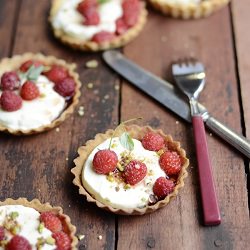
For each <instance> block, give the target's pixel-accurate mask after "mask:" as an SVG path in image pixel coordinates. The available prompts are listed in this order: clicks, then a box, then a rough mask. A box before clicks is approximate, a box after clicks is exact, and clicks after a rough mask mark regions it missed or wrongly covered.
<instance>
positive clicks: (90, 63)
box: [85, 60, 98, 69]
mask: <svg viewBox="0 0 250 250" xmlns="http://www.w3.org/2000/svg"><path fill="white" fill-rule="evenodd" d="M85 66H86V68H89V69H94V68H97V67H98V61H97V60H90V61H87V62H86V64H85Z"/></svg>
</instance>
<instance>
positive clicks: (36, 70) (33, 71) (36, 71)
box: [19, 65, 44, 81]
mask: <svg viewBox="0 0 250 250" xmlns="http://www.w3.org/2000/svg"><path fill="white" fill-rule="evenodd" d="M43 70H44V66H42V65H41V66H39V67H35V66H34V65H32V66H31V67H30V68H29V69H28V70H27V71H26V72H25V73H19V76H20V77H21V78H22V79H24V78H25V79H27V80H30V81H36V80H37V79H38V77H39V76H40V75H41V73H42V72H43Z"/></svg>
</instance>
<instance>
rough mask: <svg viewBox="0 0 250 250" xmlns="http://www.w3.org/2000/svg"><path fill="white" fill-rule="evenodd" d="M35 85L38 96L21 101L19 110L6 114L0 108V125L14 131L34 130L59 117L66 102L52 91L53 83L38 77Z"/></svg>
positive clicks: (6, 112)
mask: <svg viewBox="0 0 250 250" xmlns="http://www.w3.org/2000/svg"><path fill="white" fill-rule="evenodd" d="M22 83H24V81H23V82H22ZM36 85H37V87H38V88H39V91H40V96H39V97H38V98H36V99H34V100H31V101H25V100H23V102H22V107H21V109H19V110H17V111H14V112H8V111H4V110H3V109H1V107H0V124H2V125H3V126H5V127H8V128H11V129H15V130H17V129H22V130H29V129H36V128H39V127H41V126H44V125H49V124H50V123H51V122H52V121H53V120H55V119H56V118H57V117H58V116H59V115H60V113H61V112H62V111H63V109H64V108H65V105H66V101H65V99H64V98H63V97H62V96H60V95H59V94H58V93H57V92H55V91H54V89H53V87H54V83H53V82H51V81H49V80H48V78H47V77H45V76H43V75H40V76H39V77H38V80H37V81H36ZM0 95H1V91H0Z"/></svg>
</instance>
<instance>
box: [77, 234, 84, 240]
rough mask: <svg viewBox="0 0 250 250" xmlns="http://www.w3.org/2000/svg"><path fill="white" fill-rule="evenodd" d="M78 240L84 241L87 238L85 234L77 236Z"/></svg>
mask: <svg viewBox="0 0 250 250" xmlns="http://www.w3.org/2000/svg"><path fill="white" fill-rule="evenodd" d="M77 238H78V240H83V239H84V238H85V235H84V234H79V235H77Z"/></svg>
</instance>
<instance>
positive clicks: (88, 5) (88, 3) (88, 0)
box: [77, 0, 98, 16]
mask: <svg viewBox="0 0 250 250" xmlns="http://www.w3.org/2000/svg"><path fill="white" fill-rule="evenodd" d="M97 6H98V3H97V0H84V1H82V2H80V3H79V4H78V6H77V10H78V12H80V13H81V14H82V15H83V16H85V13H86V12H88V10H89V9H96V8H97Z"/></svg>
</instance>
